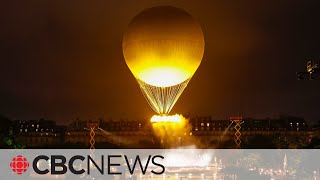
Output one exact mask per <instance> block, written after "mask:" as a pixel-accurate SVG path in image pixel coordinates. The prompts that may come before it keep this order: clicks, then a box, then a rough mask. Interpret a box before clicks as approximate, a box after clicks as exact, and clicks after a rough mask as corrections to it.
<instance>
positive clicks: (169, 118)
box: [150, 114, 185, 123]
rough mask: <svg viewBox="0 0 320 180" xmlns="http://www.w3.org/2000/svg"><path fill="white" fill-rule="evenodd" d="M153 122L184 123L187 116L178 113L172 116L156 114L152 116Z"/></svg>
mask: <svg viewBox="0 0 320 180" xmlns="http://www.w3.org/2000/svg"><path fill="white" fill-rule="evenodd" d="M150 121H151V122H152V123H160V122H161V123H165V122H167V123H170V122H171V123H184V122H185V118H184V117H183V116H182V115H179V114H176V115H172V116H161V115H160V116H159V115H154V116H152V118H151V120H150Z"/></svg>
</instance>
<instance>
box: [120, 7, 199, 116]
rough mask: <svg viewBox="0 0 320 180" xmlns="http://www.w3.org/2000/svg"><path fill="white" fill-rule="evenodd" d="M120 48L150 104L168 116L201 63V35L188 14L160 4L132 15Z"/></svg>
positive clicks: (162, 114)
mask: <svg viewBox="0 0 320 180" xmlns="http://www.w3.org/2000/svg"><path fill="white" fill-rule="evenodd" d="M122 48H123V54H124V58H125V61H126V63H127V65H128V67H129V69H130V70H131V72H132V74H133V75H134V77H135V78H136V79H137V82H138V84H139V86H140V88H141V91H142V93H143V95H144V96H145V98H146V99H147V101H148V103H149V105H150V106H151V107H152V109H153V110H154V111H155V112H157V113H158V114H159V115H160V116H167V115H168V114H169V112H170V111H171V109H172V108H173V106H174V104H175V103H176V102H177V100H178V98H179V97H180V95H181V94H182V92H183V91H184V89H185V88H186V87H187V85H188V83H189V81H190V79H191V78H192V76H193V75H194V73H195V72H196V70H197V69H198V67H199V65H200V63H201V60H202V57H203V53H204V37H203V33H202V30H201V27H200V25H199V24H198V23H197V22H196V21H195V20H194V19H193V17H192V16H191V15H190V14H188V13H187V12H185V11H184V10H182V9H178V8H175V7H169V6H159V7H153V8H149V9H146V10H144V11H142V12H141V13H139V14H138V15H136V16H135V17H134V18H133V20H132V21H131V23H130V24H129V27H128V29H127V31H126V32H125V34H124V37H123V43H122ZM170 118H171V117H170ZM153 119H154V120H156V119H158V120H163V119H161V118H160V117H153Z"/></svg>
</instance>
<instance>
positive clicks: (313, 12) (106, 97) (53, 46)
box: [0, 0, 320, 122]
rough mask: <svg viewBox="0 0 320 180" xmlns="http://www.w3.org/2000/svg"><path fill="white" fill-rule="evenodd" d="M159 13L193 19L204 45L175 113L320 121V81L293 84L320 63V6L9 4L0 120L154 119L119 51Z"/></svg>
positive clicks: (1, 41)
mask: <svg viewBox="0 0 320 180" xmlns="http://www.w3.org/2000/svg"><path fill="white" fill-rule="evenodd" d="M157 5H172V6H175V7H179V8H183V9H185V10H186V11H188V12H189V13H190V14H192V15H193V16H194V17H195V18H196V19H197V20H198V21H199V22H200V24H201V26H202V28H203V32H204V35H205V41H206V49H205V55H204V59H203V61H202V64H201V65H200V67H199V69H198V71H197V72H196V74H195V76H194V77H193V79H192V80H191V82H190V84H189V86H188V87H187V89H186V90H185V92H184V93H183V95H182V96H181V97H180V99H179V101H178V102H177V104H176V106H175V107H174V109H173V111H172V113H176V112H178V113H194V114H198V115H213V117H214V118H227V117H228V116H230V115H237V114H242V115H243V116H245V117H258V118H262V117H276V116H278V115H280V114H283V115H286V114H287V115H288V114H289V115H296V116H302V117H305V118H306V119H307V120H312V121H315V120H318V119H320V112H319V111H320V109H319V107H320V105H319V103H320V93H319V92H320V91H319V90H320V81H297V79H296V76H295V72H296V71H302V70H305V64H306V59H307V58H315V57H320V26H319V18H320V11H319V7H320V6H319V5H320V4H319V3H317V0H314V1H256V0H251V1H246V3H240V1H234V2H232V3H231V2H229V1H228V2H227V1H212V0H208V1H204V0H203V1H200V0H199V1H194V0H188V1H182V0H181V1H151V0H144V1H129V0H126V1H124V0H119V1H102V0H101V1H94V2H93V1H78V0H77V1H19V2H15V1H2V2H1V3H0V27H1V28H0V68H1V71H0V83H1V85H0V114H4V115H6V116H9V117H11V118H15V119H38V118H40V117H44V118H50V119H56V120H59V121H64V122H66V121H71V120H73V119H75V118H77V117H80V118H82V119H96V118H98V117H105V118H108V117H113V118H121V117H123V118H125V117H129V118H131V119H132V118H149V117H151V116H152V115H153V114H154V113H153V112H152V110H151V108H150V107H149V106H148V104H147V102H146V101H145V99H144V97H143V95H142V93H141V92H140V89H139V87H138V85H137V83H136V81H135V79H134V77H133V76H132V74H131V72H130V71H129V69H128V68H127V66H126V64H125V61H124V58H123V55H122V47H121V46H122V36H123V33H124V31H125V30H126V27H127V25H128V24H129V22H130V20H131V19H132V18H133V17H134V16H135V15H136V14H137V13H139V12H140V11H142V10H144V9H145V8H149V7H152V6H157ZM319 61H320V59H319Z"/></svg>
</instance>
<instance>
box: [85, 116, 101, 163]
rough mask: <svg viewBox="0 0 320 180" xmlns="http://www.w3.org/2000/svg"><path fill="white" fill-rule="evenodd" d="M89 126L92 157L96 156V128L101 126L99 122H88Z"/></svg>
mask: <svg viewBox="0 0 320 180" xmlns="http://www.w3.org/2000/svg"><path fill="white" fill-rule="evenodd" d="M87 128H88V129H89V131H90V134H89V135H90V140H89V143H90V156H91V157H92V158H94V150H95V147H94V145H95V143H96V140H95V135H96V132H95V131H96V130H97V129H98V128H99V123H98V122H88V123H87Z"/></svg>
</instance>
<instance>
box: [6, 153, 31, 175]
mask: <svg viewBox="0 0 320 180" xmlns="http://www.w3.org/2000/svg"><path fill="white" fill-rule="evenodd" d="M10 167H11V169H12V171H13V172H15V173H17V174H19V175H21V174H22V173H24V172H26V171H27V169H28V167H29V163H28V161H27V158H25V157H22V156H21V155H19V156H17V157H15V158H13V159H12V161H11V163H10Z"/></svg>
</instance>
